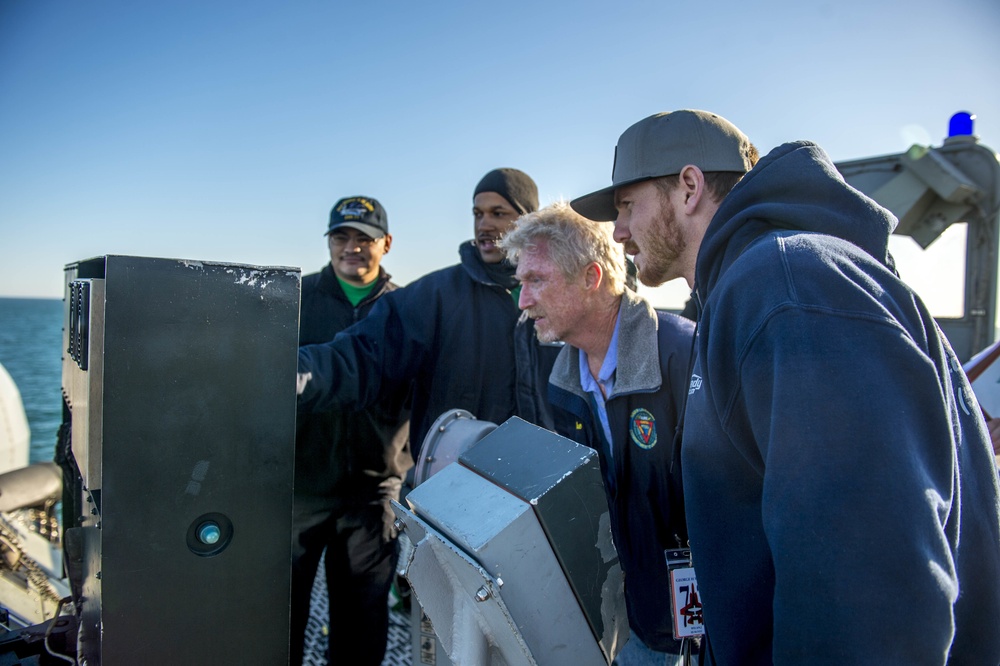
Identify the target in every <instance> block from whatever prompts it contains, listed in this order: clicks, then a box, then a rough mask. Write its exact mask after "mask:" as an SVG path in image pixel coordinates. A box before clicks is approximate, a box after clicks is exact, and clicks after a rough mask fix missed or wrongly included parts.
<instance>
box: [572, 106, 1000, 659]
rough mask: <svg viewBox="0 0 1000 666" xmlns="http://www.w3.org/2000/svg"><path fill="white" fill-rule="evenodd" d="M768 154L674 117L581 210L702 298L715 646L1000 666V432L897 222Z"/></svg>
mask: <svg viewBox="0 0 1000 666" xmlns="http://www.w3.org/2000/svg"><path fill="white" fill-rule="evenodd" d="M755 161H756V149H754V148H753V146H752V144H751V143H750V142H749V141H748V140H747V138H746V136H744V135H743V133H742V132H740V130H738V129H737V128H736V127H735V126H734V125H732V124H731V123H729V122H728V121H726V120H725V119H723V118H721V117H719V116H717V115H714V114H710V113H705V112H702V111H675V112H672V113H664V114H657V115H654V116H651V117H649V118H646V119H644V120H642V121H640V122H638V123H636V124H635V125H633V126H632V127H630V128H629V129H628V130H626V131H625V133H623V134H622V136H621V137H620V138H619V141H618V146H617V149H616V161H615V166H614V172H613V176H612V185H611V186H610V187H608V188H605V189H604V190H600V191H598V192H595V193H593V194H590V195H587V196H585V197H581V198H579V199H577V200H575V201H573V202H572V205H573V207H574V208H575V209H576V210H577V211H578V212H580V213H582V214H583V215H585V216H587V217H589V218H591V219H595V220H616V222H615V238H616V239H617V240H619V241H620V242H622V243H624V244H625V250H626V252H628V253H629V254H633V255H634V256H635V262H636V265H637V266H638V269H639V278H640V280H642V281H643V282H644V283H646V284H658V283H662V282H664V281H666V280H669V279H672V278H674V277H684V278H685V279H686V280H687V282H688V284H689V286H691V287H692V290H693V293H694V297H695V299H696V301H697V303H698V307H699V324H698V332H697V338H696V350H695V361H694V364H693V374H692V376H691V382H690V388H689V393H688V402H687V407H686V412H685V417H684V441H683V452H682V463H683V478H684V495H685V502H686V511H687V519H688V530H689V534H690V537H691V548H692V556H693V560H694V568H695V570H696V571H697V574H698V583H699V586H700V589H701V592H702V600H703V603H704V617H705V625H706V629H707V636H708V641H707V647H704V646H703V654H705V657H706V661H707V662H708V663H718V664H741V665H744V664H771V663H780V664H789V663H792V664H802V663H810V664H815V663H838V664H839V663H860V662H864V663H872V664H890V663H891V664H917V663H919V664H945V663H948V664H997V663H1000V631H997V627H998V626H1000V489H998V486H997V476H996V473H995V471H994V465H993V459H992V452H991V449H990V444H989V435H988V434H987V431H986V427H985V423H984V421H983V418H982V416H981V412H980V410H979V408H978V406H977V403H976V399H975V396H974V395H973V393H972V390H971V387H970V386H969V382H968V380H967V379H966V377H965V374H964V373H963V372H962V369H961V365H960V364H959V362H958V360H957V358H956V357H955V354H954V353H953V352H952V350H951V348H950V346H949V345H948V342H947V340H946V339H945V338H944V336H943V335H942V334H941V332H940V330H939V329H938V328H937V326H936V325H935V323H934V320H933V319H932V317H931V315H930V313H929V312H928V311H927V309H926V307H925V306H924V305H923V303H922V302H921V301H920V299H919V298H918V297H917V295H916V294H915V293H914V292H913V291H912V290H911V289H910V288H909V287H907V286H906V285H905V284H904V283H903V282H902V281H901V280H900V279H899V276H898V275H897V273H896V270H895V268H894V266H893V261H892V258H891V256H890V255H889V253H888V249H887V248H888V238H889V234H890V233H891V232H892V229H893V228H894V227H895V225H896V219H895V218H894V217H893V216H892V214H891V213H889V212H888V211H887V210H885V209H884V208H882V207H881V206H879V205H878V204H876V203H875V202H874V201H872V200H871V199H869V198H867V197H865V196H864V195H862V194H861V193H859V192H858V191H857V190H855V189H853V188H851V187H849V186H848V185H846V184H845V183H844V181H843V179H842V178H841V177H840V175H839V174H838V173H837V170H836V168H835V167H834V165H833V164H832V163H831V162H830V160H829V158H828V157H827V156H826V154H825V153H824V152H823V151H822V149H820V148H819V147H818V146H816V145H814V144H811V143H808V142H795V143H788V144H785V145H782V146H779V147H778V148H776V149H775V150H773V151H772V152H771V153H770V154H769V155H767V156H766V157H764V158H762V159H761V160H760V161H759V162H757V163H756V165H754V162H755ZM744 174H745V175H744ZM737 181H738V182H737ZM732 183H736V184H735V186H732ZM730 187H731V189H730ZM651 593H653V592H651Z"/></svg>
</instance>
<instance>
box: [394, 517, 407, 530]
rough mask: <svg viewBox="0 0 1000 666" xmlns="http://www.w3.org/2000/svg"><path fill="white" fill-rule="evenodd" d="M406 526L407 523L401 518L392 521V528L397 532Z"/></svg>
mask: <svg viewBox="0 0 1000 666" xmlns="http://www.w3.org/2000/svg"><path fill="white" fill-rule="evenodd" d="M404 527H406V523H404V522H403V520H402V519H401V518H397V519H396V520H394V521H392V528H393V529H394V530H396V531H397V532H402V531H403V528H404Z"/></svg>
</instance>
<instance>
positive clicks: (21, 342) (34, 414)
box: [0, 298, 63, 462]
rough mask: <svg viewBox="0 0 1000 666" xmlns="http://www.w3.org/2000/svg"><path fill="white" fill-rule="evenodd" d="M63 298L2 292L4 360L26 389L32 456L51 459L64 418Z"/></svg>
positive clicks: (0, 354)
mask: <svg viewBox="0 0 1000 666" xmlns="http://www.w3.org/2000/svg"><path fill="white" fill-rule="evenodd" d="M62 312H63V306H62V301H61V300H59V299H33V298H0V363H2V364H3V367H4V368H6V369H7V372H9V373H10V376H11V377H12V378H13V379H14V383H15V384H17V388H18V389H19V390H20V391H21V401H22V402H24V411H25V412H27V414H28V424H29V425H30V426H31V451H30V453H29V458H30V461H31V462H39V461H42V460H52V454H53V451H54V450H55V445H56V432H57V431H58V429H59V424H60V422H61V421H62V392H61V391H62V388H61V387H62V323H63V322H62Z"/></svg>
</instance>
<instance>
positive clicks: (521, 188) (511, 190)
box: [472, 169, 538, 215]
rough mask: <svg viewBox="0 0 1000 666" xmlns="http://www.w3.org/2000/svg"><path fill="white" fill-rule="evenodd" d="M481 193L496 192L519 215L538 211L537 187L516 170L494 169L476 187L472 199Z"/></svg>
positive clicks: (529, 178) (528, 177)
mask: <svg viewBox="0 0 1000 666" xmlns="http://www.w3.org/2000/svg"><path fill="white" fill-rule="evenodd" d="M481 192H496V193H497V194H499V195H500V196H502V197H503V198H504V199H506V200H507V201H509V202H510V205H511V206H513V207H514V210H516V211H517V212H518V213H519V214H521V215H524V214H525V213H533V212H535V211H536V210H538V186H537V185H535V181H533V180H531V176H529V175H528V174H526V173H524V172H523V171H518V170H517V169H494V170H493V171H490V172H489V173H488V174H486V175H485V176H483V179H482V180H480V181H479V184H478V185H476V191H475V192H474V193H473V194H472V196H473V198H475V196H476V195H477V194H479V193H481Z"/></svg>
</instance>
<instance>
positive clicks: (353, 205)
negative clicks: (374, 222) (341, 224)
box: [337, 197, 375, 221]
mask: <svg viewBox="0 0 1000 666" xmlns="http://www.w3.org/2000/svg"><path fill="white" fill-rule="evenodd" d="M373 210H375V206H374V205H372V203H371V202H370V201H368V199H365V198H364V197H352V198H350V199H344V200H343V201H342V202H341V203H340V205H339V206H337V212H338V213H340V215H341V216H342V217H343V218H344V220H345V221H346V220H352V221H353V220H363V219H365V215H367V214H369V213H371V212H372V211H373Z"/></svg>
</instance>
